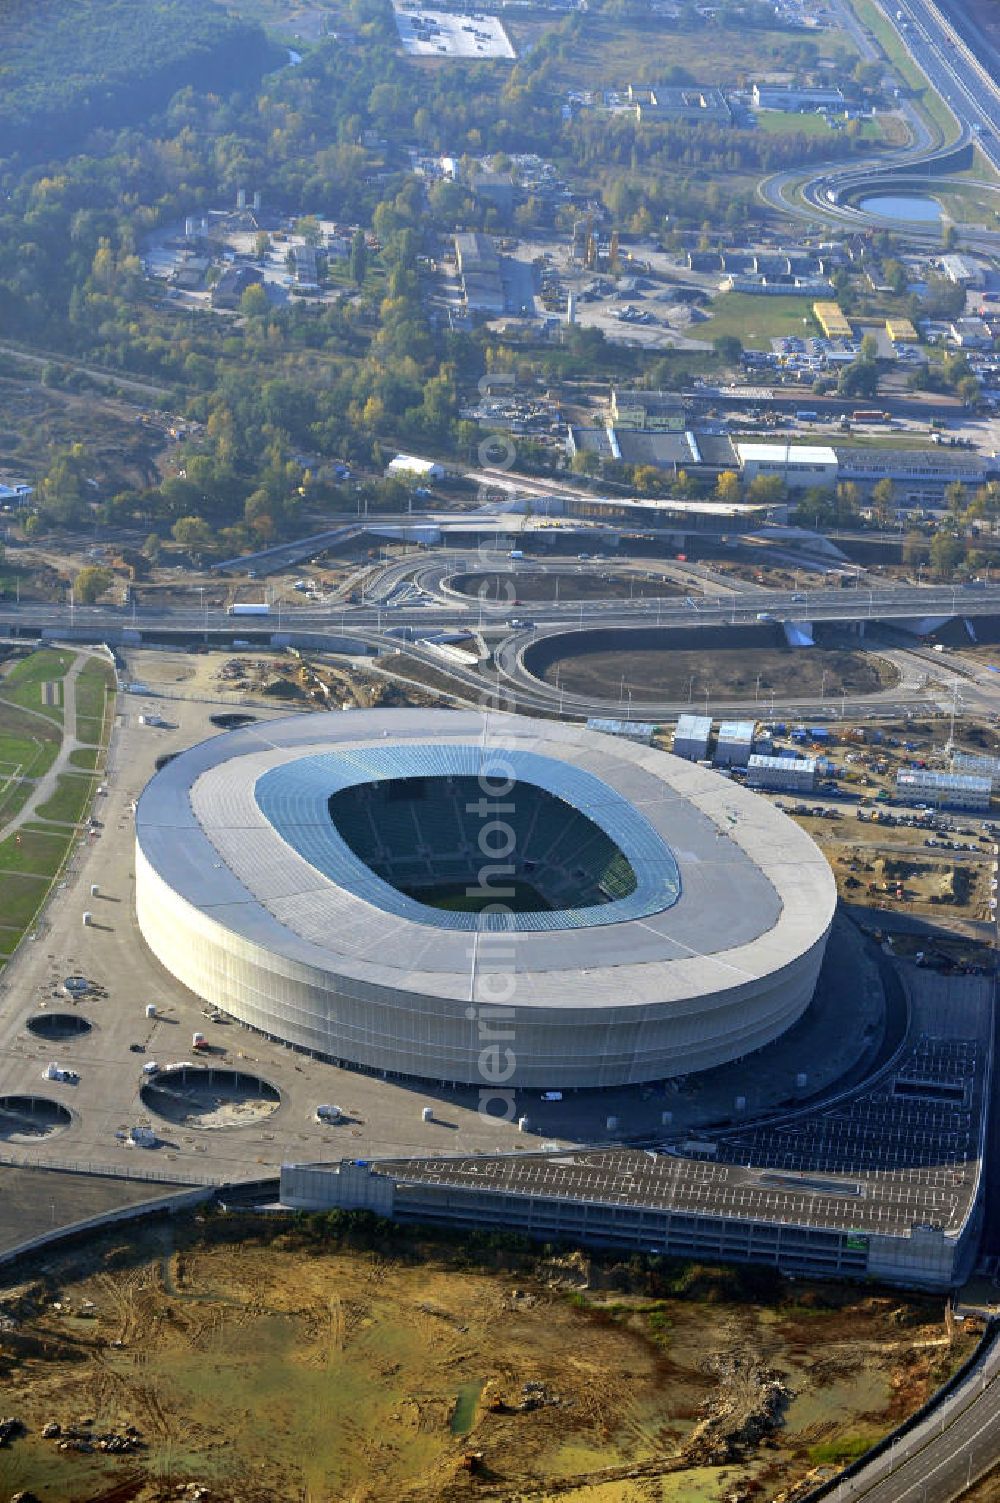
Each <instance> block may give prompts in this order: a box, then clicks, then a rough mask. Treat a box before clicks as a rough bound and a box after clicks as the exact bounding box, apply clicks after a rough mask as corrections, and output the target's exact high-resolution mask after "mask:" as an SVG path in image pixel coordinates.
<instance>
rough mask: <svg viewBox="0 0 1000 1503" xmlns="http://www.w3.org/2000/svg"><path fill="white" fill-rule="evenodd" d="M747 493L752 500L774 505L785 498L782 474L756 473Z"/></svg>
mask: <svg viewBox="0 0 1000 1503" xmlns="http://www.w3.org/2000/svg"><path fill="white" fill-rule="evenodd" d="M747 495H748V497H749V499H750V500H751V501H757V502H763V503H765V504H766V505H774V504H775V503H776V502H778V501H783V500H784V499H785V482H784V481H783V480H782V478H781V476H780V475H755V476H754V477H753V479H752V480H751V482H750V488H749V490H748V492H747Z"/></svg>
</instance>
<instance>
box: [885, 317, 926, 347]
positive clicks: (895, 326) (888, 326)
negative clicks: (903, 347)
mask: <svg viewBox="0 0 1000 1503" xmlns="http://www.w3.org/2000/svg"><path fill="white" fill-rule="evenodd" d="M885 332H886V333H887V334H888V336H889V338H890V339H891V340H892V342H893V344H919V343H920V335H919V334H918V333H917V330H916V329H915V328H914V326H913V324H912V323H911V322H910V320H909V319H908V318H900V317H898V316H897V315H896V314H893V316H892V318H887V319H886V321H885Z"/></svg>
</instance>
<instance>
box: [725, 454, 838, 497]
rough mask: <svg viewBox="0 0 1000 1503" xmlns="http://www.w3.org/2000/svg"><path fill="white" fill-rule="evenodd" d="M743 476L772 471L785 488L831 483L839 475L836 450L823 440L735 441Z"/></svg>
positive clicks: (802, 487)
mask: <svg viewBox="0 0 1000 1503" xmlns="http://www.w3.org/2000/svg"><path fill="white" fill-rule="evenodd" d="M736 453H737V456H738V457H739V462H740V469H741V470H742V472H743V476H744V478H745V479H746V480H748V481H749V480H756V479H757V477H758V475H765V476H769V475H776V476H778V478H779V479H781V480H782V481H783V482H784V484H785V485H786V486H787V487H788V488H789V490H798V489H807V488H808V487H810V486H816V485H818V486H834V485H836V483H837V480H838V478H839V466H838V463H837V451H836V450H835V449H831V448H829V447H828V446H827V445H825V444H737V445H736Z"/></svg>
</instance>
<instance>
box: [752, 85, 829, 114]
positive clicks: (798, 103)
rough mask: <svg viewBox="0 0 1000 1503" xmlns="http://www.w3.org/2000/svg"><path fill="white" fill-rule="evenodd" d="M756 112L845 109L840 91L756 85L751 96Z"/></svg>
mask: <svg viewBox="0 0 1000 1503" xmlns="http://www.w3.org/2000/svg"><path fill="white" fill-rule="evenodd" d="M751 98H752V101H753V107H754V109H755V110H786V111H787V110H791V111H793V112H795V111H801V110H837V111H843V109H844V103H845V101H844V96H843V94H842V93H841V91H840V90H839V89H809V88H801V89H797V88H793V87H791V86H790V85H784V84H756V83H755V84H754V86H753V94H752V96H751Z"/></svg>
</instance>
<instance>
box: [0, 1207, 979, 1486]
mask: <svg viewBox="0 0 1000 1503" xmlns="http://www.w3.org/2000/svg"><path fill="white" fill-rule="evenodd" d="M0 1326H2V1341H0V1363H2V1368H3V1377H4V1389H5V1393H4V1410H5V1415H6V1418H5V1419H4V1420H3V1424H2V1427H0V1433H2V1436H3V1438H2V1439H0V1495H3V1496H5V1497H6V1496H10V1495H11V1494H16V1493H19V1492H20V1493H23V1494H25V1495H26V1494H27V1493H30V1494H31V1495H33V1496H34V1497H36V1498H37V1499H38V1500H40V1503H56V1500H65V1499H69V1498H73V1499H80V1500H83V1499H88V1500H94V1503H97V1500H111V1499H114V1500H115V1503H126V1500H130V1499H132V1500H136V1503H161V1500H165V1499H167V1498H181V1497H183V1498H188V1499H192V1500H193V1499H196V1498H198V1499H203V1500H206V1503H207V1500H222V1499H225V1500H227V1503H264V1500H268V1503H270V1500H273V1499H275V1498H278V1497H283V1498H296V1499H303V1500H311V1503H334V1500H336V1503H375V1500H379V1503H382V1500H385V1499H387V1498H393V1499H396V1500H399V1503H431V1500H452V1499H455V1500H458V1499H466V1498H484V1499H487V1498H488V1499H497V1500H500V1499H504V1500H510V1503H513V1500H515V1499H517V1500H519V1503H554V1500H556V1499H567V1500H570V1503H647V1500H649V1503H651V1500H654V1499H655V1500H657V1503H682V1500H683V1503H692V1500H697V1503H733V1500H741V1503H742V1500H747V1503H749V1500H750V1499H751V1498H755V1497H761V1498H764V1497H766V1498H769V1499H772V1498H778V1497H784V1498H786V1499H789V1500H790V1499H794V1498H795V1497H796V1496H800V1495H801V1493H802V1492H803V1491H804V1490H806V1488H807V1487H808V1485H810V1484H811V1483H812V1482H815V1481H817V1480H819V1479H821V1478H822V1477H823V1476H824V1475H826V1474H828V1472H829V1470H830V1469H831V1468H832V1467H833V1466H834V1465H835V1464H836V1463H838V1462H842V1461H843V1460H844V1459H848V1458H850V1457H852V1456H854V1455H856V1454H859V1453H860V1452H861V1451H862V1450H864V1449H865V1448H866V1447H867V1446H868V1445H870V1444H871V1443H872V1442H873V1440H874V1439H875V1438H876V1437H877V1436H879V1435H880V1434H882V1433H884V1432H885V1431H886V1430H887V1429H889V1428H891V1427H892V1426H893V1425H894V1424H895V1423H897V1422H898V1421H899V1420H900V1419H901V1418H903V1417H904V1416H905V1415H906V1414H908V1413H909V1412H910V1411H911V1410H913V1409H914V1408H916V1407H917V1406H918V1405H919V1404H920V1403H921V1402H922V1401H923V1399H924V1398H925V1397H926V1395H927V1394H928V1393H929V1392H930V1391H931V1390H932V1389H933V1388H934V1387H935V1386H936V1385H937V1384H939V1383H940V1382H941V1381H942V1380H943V1379H944V1378H945V1377H946V1376H948V1374H949V1373H950V1372H952V1371H953V1370H954V1369H955V1367H956V1366H957V1365H958V1364H959V1363H960V1362H961V1361H962V1360H963V1359H964V1358H965V1357H966V1356H967V1355H968V1353H969V1352H970V1351H971V1350H972V1348H973V1347H974V1345H975V1342H976V1340H977V1337H978V1334H979V1325H978V1322H977V1321H976V1320H973V1319H971V1318H970V1319H968V1320H961V1319H958V1320H956V1319H955V1318H954V1317H953V1313H952V1311H951V1310H950V1308H948V1307H946V1306H945V1304H944V1302H943V1300H941V1299H932V1298H919V1297H909V1296H904V1295H900V1294H899V1293H898V1292H894V1293H891V1294H883V1293H873V1292H872V1291H870V1290H865V1289H861V1288H848V1287H846V1286H839V1285H836V1284H825V1285H821V1286H820V1285H817V1286H813V1285H811V1284H809V1283H808V1282H805V1281H803V1282H799V1283H793V1282H792V1281H785V1280H782V1279H780V1278H779V1277H778V1276H777V1275H774V1274H770V1273H767V1272H764V1271H762V1270H760V1269H755V1270H742V1271H739V1270H734V1269H720V1268H712V1267H707V1266H703V1265H699V1264H680V1263H669V1262H667V1261H666V1260H663V1259H653V1260H651V1261H650V1262H648V1263H643V1262H642V1261H641V1260H636V1259H632V1260H630V1261H629V1262H628V1263H627V1264H626V1263H625V1262H620V1261H618V1258H617V1255H614V1254H607V1255H604V1256H598V1255H593V1256H591V1255H583V1254H581V1253H579V1252H577V1253H572V1254H567V1255H566V1256H564V1257H552V1256H550V1255H547V1254H546V1253H545V1252H544V1251H541V1252H539V1251H533V1252H529V1251H526V1250H519V1249H518V1248H517V1246H516V1243H513V1242H511V1240H510V1239H509V1238H508V1239H506V1240H505V1239H504V1238H503V1237H500V1236H498V1237H494V1238H492V1239H490V1237H489V1236H488V1235H486V1234H483V1235H482V1236H481V1237H479V1238H478V1239H474V1242H473V1244H471V1245H465V1246H463V1244H462V1243H461V1241H458V1242H456V1241H454V1240H453V1239H450V1240H449V1244H448V1245H447V1246H446V1245H445V1244H444V1243H443V1242H442V1241H439V1240H436V1239H435V1240H424V1241H421V1240H420V1239H419V1237H417V1236H414V1234H412V1233H411V1234H410V1235H409V1236H406V1237H405V1240H403V1236H402V1235H401V1234H400V1232H399V1229H398V1228H397V1229H392V1228H388V1227H386V1226H384V1225H381V1226H380V1225H379V1224H377V1223H362V1224H358V1223H355V1224H354V1227H353V1230H352V1232H351V1234H350V1237H349V1238H348V1236H347V1235H345V1228H344V1226H343V1225H337V1224H336V1223H331V1221H329V1220H328V1219H327V1218H321V1217H315V1218H307V1219H304V1220H303V1219H298V1220H294V1221H293V1220H292V1219H291V1218H288V1217H268V1218H265V1219H264V1220H261V1219H259V1218H258V1219H252V1218H250V1217H248V1216H246V1215H245V1214H241V1213H236V1214H233V1215H228V1216H227V1215H223V1214H220V1213H219V1212H218V1211H216V1210H208V1211H202V1212H198V1213H196V1214H195V1215H194V1216H184V1217H177V1218H176V1219H173V1220H169V1221H165V1222H153V1223H150V1224H149V1225H147V1227H146V1228H145V1230H144V1231H142V1232H141V1233H140V1234H138V1235H137V1236H134V1235H132V1234H129V1235H127V1236H126V1235H124V1234H123V1233H121V1232H119V1233H118V1235H117V1236H116V1235H115V1234H113V1233H109V1234H105V1235H104V1236H103V1237H101V1238H99V1239H97V1240H95V1241H94V1242H92V1243H90V1244H84V1245H80V1246H78V1247H77V1248H76V1249H74V1250H72V1251H67V1252H59V1253H54V1254H50V1255H49V1257H48V1258H47V1260H46V1262H45V1264H44V1265H43V1266H42V1267H41V1268H39V1267H33V1268H32V1269H31V1272H30V1276H29V1275H28V1274H27V1271H25V1274H24V1276H23V1277H22V1278H21V1279H20V1280H19V1279H18V1278H17V1277H16V1275H15V1276H9V1277H8V1281H7V1283H6V1285H5V1287H4V1288H3V1289H2V1291H0Z"/></svg>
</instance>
